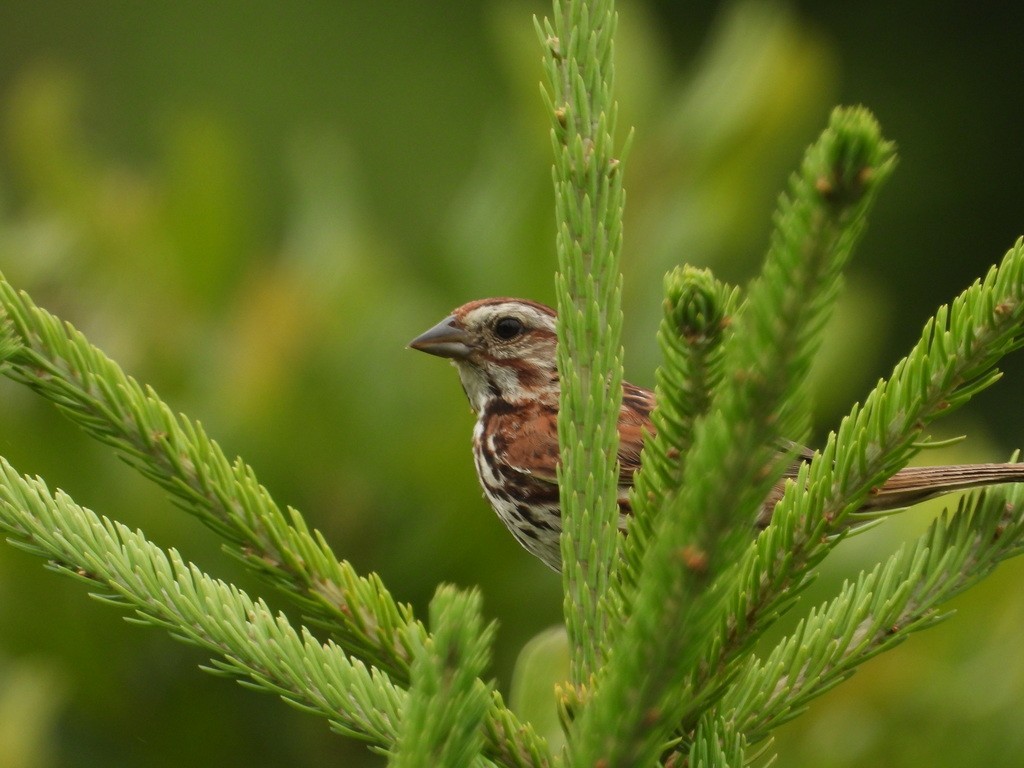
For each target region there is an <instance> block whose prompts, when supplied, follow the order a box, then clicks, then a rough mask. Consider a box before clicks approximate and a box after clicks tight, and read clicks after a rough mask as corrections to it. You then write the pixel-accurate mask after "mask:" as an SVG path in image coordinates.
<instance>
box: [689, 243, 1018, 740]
mask: <svg viewBox="0 0 1024 768" xmlns="http://www.w3.org/2000/svg"><path fill="white" fill-rule="evenodd" d="M1022 340H1024V240H1018V241H1017V243H1016V244H1015V245H1014V247H1013V248H1012V249H1010V251H1009V252H1008V253H1007V254H1006V256H1005V257H1004V258H1003V261H1002V263H1001V264H1000V265H999V266H998V267H993V268H992V269H991V270H990V271H989V273H988V274H987V275H986V277H985V279H984V281H978V282H975V284H974V285H972V286H971V287H970V288H968V289H967V290H966V291H964V292H963V293H962V294H961V295H960V296H958V297H957V298H956V299H955V300H954V301H953V303H952V304H951V305H950V306H948V307H946V306H943V307H940V308H939V311H938V312H937V313H936V315H935V317H934V318H933V319H932V320H929V321H928V323H927V324H926V325H925V327H924V330H923V332H922V335H921V339H920V341H919V342H918V343H917V345H916V346H915V347H914V349H913V350H912V351H911V352H910V354H909V355H908V356H907V357H906V358H904V359H903V360H901V361H900V362H899V363H898V364H897V365H896V367H895V370H894V371H893V374H892V376H891V377H890V378H889V379H888V380H886V381H882V382H879V384H878V385H877V386H876V387H875V389H874V390H873V391H872V392H871V394H870V395H868V397H867V399H866V400H865V402H864V405H863V406H855V407H854V408H853V410H852V411H851V413H850V414H849V415H848V416H847V417H846V418H844V419H843V421H842V423H841V424H840V427H839V431H838V434H837V433H832V434H831V435H829V438H828V441H827V443H826V446H825V448H824V450H823V451H822V452H821V454H820V455H816V456H815V457H814V459H813V461H812V462H811V464H810V466H804V467H802V468H801V471H800V475H799V476H798V477H797V479H796V480H795V482H793V483H792V484H790V485H789V486H788V487H787V489H786V491H785V493H784V495H783V497H782V500H781V501H780V502H779V503H778V505H777V506H776V508H775V512H774V515H773V517H772V522H771V525H769V526H768V528H766V529H765V530H764V531H763V532H762V533H761V535H760V536H759V537H758V539H757V540H756V541H755V542H754V543H753V544H751V545H750V546H749V547H748V548H747V551H746V552H745V553H744V554H743V556H742V557H740V558H739V559H738V561H737V563H736V564H735V565H734V566H733V568H731V569H730V573H728V574H726V575H725V576H723V578H722V579H721V589H720V592H721V594H722V596H723V598H722V599H723V605H724V606H725V607H724V608H723V609H722V610H720V611H719V614H720V616H721V618H720V619H719V621H720V622H721V626H722V629H721V630H720V632H719V635H718V636H719V638H720V641H719V642H718V643H716V644H715V645H714V646H713V647H710V648H709V649H708V650H707V651H706V652H705V654H704V659H705V661H706V663H707V666H706V667H705V669H704V670H702V671H698V672H697V674H696V675H695V676H694V679H693V680H692V681H691V685H690V687H689V693H688V696H687V698H688V699H689V701H690V706H688V707H687V710H686V712H685V714H684V716H683V720H682V728H683V730H684V731H686V730H689V729H692V728H693V727H694V726H695V724H696V722H697V720H698V719H699V717H700V714H701V712H702V711H703V708H704V707H705V706H706V705H707V702H708V701H709V700H711V699H714V698H716V697H717V696H718V695H719V694H720V692H721V686H722V685H723V684H725V683H727V682H728V681H729V680H731V679H732V678H733V677H734V676H735V674H736V673H737V672H738V667H739V666H740V665H742V664H743V661H742V660H741V659H740V655H741V653H742V652H743V651H744V650H746V649H748V648H750V646H751V645H752V644H753V642H754V641H755V640H756V639H757V638H758V637H760V635H761V634H762V633H763V632H764V631H765V630H766V629H767V628H768V627H769V626H771V625H772V624H773V623H774V622H775V620H777V619H778V617H779V616H781V615H782V614H783V613H785V611H786V610H788V609H789V608H790V607H792V605H793V604H794V602H795V601H796V600H797V599H798V597H799V594H800V592H801V591H802V590H803V588H804V587H806V585H807V584H808V583H809V582H810V580H811V578H812V577H813V573H812V569H813V568H814V566H816V565H817V564H818V563H819V562H821V560H822V559H823V558H824V557H825V556H826V555H827V554H828V553H829V552H830V551H831V550H832V548H833V547H835V545H836V544H837V543H838V542H839V540H840V536H839V534H841V533H842V532H843V530H845V528H846V527H847V524H848V518H849V515H850V513H851V511H852V510H854V509H856V508H857V507H858V506H859V505H860V503H861V502H862V500H863V499H864V498H865V497H866V496H867V495H868V494H869V493H870V492H871V489H872V488H874V487H876V486H878V485H880V484H881V483H883V482H884V481H885V480H886V479H887V478H889V477H890V476H891V475H893V474H895V473H896V472H897V471H898V470H899V469H901V468H902V467H903V466H905V465H906V463H907V462H908V461H909V460H910V458H911V457H912V456H913V455H914V454H915V453H916V452H917V451H918V450H919V449H920V442H919V441H920V439H921V435H922V434H923V432H924V430H926V429H927V428H928V425H929V424H931V422H932V421H934V420H935V419H936V418H938V417H940V416H943V415H945V414H947V413H949V412H951V411H952V410H954V409H955V408H957V407H959V406H961V405H963V404H964V403H965V402H966V401H967V400H968V399H969V398H970V397H972V396H973V395H975V394H976V393H977V392H979V391H981V390H982V389H984V388H985V387H987V386H989V385H991V384H993V383H994V382H995V381H996V380H998V378H999V372H998V370H997V369H996V365H997V363H998V361H999V360H1000V359H1001V358H1002V357H1003V356H1004V355H1006V354H1007V353H1009V352H1010V351H1012V350H1014V349H1015V348H1017V347H1018V346H1020V345H1021V343H1022ZM723 613H724V616H722V614H723Z"/></svg>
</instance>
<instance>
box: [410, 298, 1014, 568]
mask: <svg viewBox="0 0 1024 768" xmlns="http://www.w3.org/2000/svg"><path fill="white" fill-rule="evenodd" d="M410 346H411V347H413V348H414V349H418V350H421V351H423V352H428V353H430V354H433V355H437V356H439V357H446V358H449V359H451V361H452V362H453V363H454V365H455V366H456V368H457V369H458V371H459V378H460V380H461V381H462V387H463V389H464V390H465V392H466V396H467V397H468V398H469V402H470V406H471V407H472V408H473V411H474V412H475V413H476V416H477V421H476V425H475V427H474V429H473V458H474V463H475V465H476V472H477V476H478V477H479V479H480V484H481V486H482V487H483V491H484V495H485V496H486V497H487V500H488V502H490V504H491V507H493V509H494V511H495V512H496V513H497V515H498V517H499V518H500V519H501V521H502V522H503V523H504V524H505V525H506V527H507V528H508V529H509V531H511V533H512V535H513V536H515V538H516V539H517V540H518V541H519V543H520V544H522V545H523V546H524V547H525V548H526V549H527V550H528V551H529V552H531V553H532V554H534V555H536V556H537V557H539V558H540V559H541V560H542V561H544V562H545V563H546V564H547V565H548V566H550V567H551V568H554V569H555V570H560V569H561V552H560V548H559V536H560V534H561V530H562V520H561V508H560V505H559V496H558V480H557V471H558V470H557V467H558V456H559V451H558V406H559V382H558V368H557V363H556V360H557V355H556V334H555V312H554V310H552V309H551V308H550V307H546V306H544V305H543V304H538V303H536V302H533V301H528V300H525V299H512V298H494V299H483V300H479V301H473V302H470V303H468V304H464V305H463V306H461V307H459V308H458V309H456V310H455V311H454V312H453V313H452V314H451V315H449V316H448V317H446V318H445V319H444V320H442V321H441V322H440V323H438V324H437V325H436V326H434V327H433V328H431V329H430V330H429V331H427V332H426V333H424V334H422V335H420V336H418V337H417V338H415V339H414V340H413V341H412V342H411V343H410ZM653 408H654V393H653V392H651V391H650V390H647V389H644V388H643V387H638V386H635V385H633V384H629V383H624V384H623V399H622V406H621V408H620V410H619V423H618V427H619V451H618V459H619V466H620V472H619V510H620V515H619V528H620V529H625V527H626V523H627V521H628V519H629V515H630V514H631V513H632V510H631V508H630V504H629V490H630V488H631V487H632V484H633V475H634V473H635V472H636V470H637V469H638V468H639V467H640V453H641V449H642V447H643V440H644V434H645V433H653V431H654V429H653V426H652V425H651V420H650V414H651V410H652V409H653ZM809 456H810V454H809V453H808V452H805V453H802V454H801V455H800V457H799V458H800V459H803V460H806V459H807V458H809ZM792 474H793V473H787V475H789V476H791V475H792ZM1020 481H1024V465H1021V464H974V465H959V466H947V467H909V468H907V469H904V470H901V471H900V472H897V473H896V474H895V475H893V476H892V477H891V478H890V479H889V480H888V481H887V482H886V483H885V484H884V485H882V486H881V487H880V488H878V489H876V491H875V492H874V493H872V495H871V496H869V498H868V500H867V501H866V502H865V504H864V508H865V509H870V510H883V509H897V508H900V507H906V506H909V505H911V504H916V503H918V502H919V501H923V500H925V499H928V498H932V497H934V496H938V495H941V494H944V493H950V492H952V491H957V490H962V489H966V488H973V487H976V486H981V485H990V484H993V483H1002V482H1020ZM783 482H784V481H780V483H779V484H778V485H777V487H776V488H775V489H774V490H773V492H772V493H771V494H770V496H769V498H768V499H767V500H766V502H765V508H764V510H763V514H762V518H763V519H765V520H767V519H768V518H770V515H771V510H772V508H774V505H775V503H776V502H777V501H778V498H779V495H780V493H781V490H782V483H783Z"/></svg>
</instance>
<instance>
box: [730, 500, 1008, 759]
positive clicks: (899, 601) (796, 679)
mask: <svg viewBox="0 0 1024 768" xmlns="http://www.w3.org/2000/svg"><path fill="white" fill-rule="evenodd" d="M1022 502H1024V486H1022V485H1015V486H1007V487H1005V488H991V489H987V490H986V491H985V492H983V493H975V494H971V495H970V496H969V497H965V498H962V499H961V500H960V503H959V507H958V509H957V511H956V513H955V514H954V515H952V517H950V516H949V514H948V513H945V512H944V513H943V515H942V516H941V517H940V518H939V519H937V520H935V521H934V522H933V523H932V524H931V526H930V527H929V529H928V531H927V532H926V533H925V534H923V535H922V536H921V537H920V538H919V539H918V540H917V541H916V543H915V544H914V545H913V546H912V547H906V546H904V547H901V548H900V549H899V550H897V551H896V552H895V553H894V554H893V555H891V556H890V557H889V558H888V559H887V561H886V562H885V563H880V564H879V565H877V566H875V568H874V569H873V570H871V571H870V572H869V573H866V574H861V576H860V577H859V578H858V579H857V580H856V582H855V583H853V584H849V583H848V584H846V585H844V587H843V590H842V592H841V593H840V595H839V596H837V597H836V598H834V599H833V600H831V601H830V602H828V603H827V604H826V605H823V606H822V607H821V608H819V609H818V610H815V611H811V613H810V614H809V615H808V617H807V618H806V619H804V620H803V621H801V622H800V625H799V626H798V627H797V629H796V630H795V631H794V632H793V634H792V635H790V636H789V637H787V638H785V639H784V640H783V641H782V642H780V643H779V644H778V645H777V646H776V647H775V648H774V649H773V650H772V651H771V652H770V653H769V654H768V656H767V657H766V658H765V659H764V660H752V661H751V662H750V663H749V664H748V665H747V667H746V669H745V670H744V673H743V674H742V675H741V676H740V677H739V678H738V679H737V680H736V682H735V683H734V685H733V686H732V687H731V688H730V690H729V692H728V694H727V695H726V696H725V698H724V699H723V701H722V704H721V711H723V712H725V713H728V718H729V720H730V721H734V722H736V723H738V724H739V725H738V727H739V728H740V729H741V730H742V731H743V733H744V734H745V735H746V736H747V738H748V739H749V740H750V742H751V743H755V742H757V741H759V740H761V739H764V738H765V737H766V736H767V735H768V734H769V733H770V731H771V730H772V729H773V728H775V727H777V726H779V725H781V724H782V723H784V722H786V721H787V720H791V719H792V718H793V717H795V716H797V715H798V714H800V713H801V712H802V711H803V710H804V709H806V706H807V703H808V702H809V701H810V700H811V699H813V698H814V697H816V696H820V695H821V694H822V693H824V692H826V691H827V690H829V689H831V688H832V687H834V686H835V685H837V684H838V683H840V682H842V681H843V680H845V679H846V678H848V677H849V676H850V675H852V674H853V672H854V671H855V669H856V667H857V666H859V665H860V664H863V663H864V662H865V661H867V660H868V659H870V658H872V657H874V656H876V655H878V654H879V653H882V652H883V651H886V650H888V649H890V648H892V647H893V646H895V645H897V644H898V643H901V642H903V641H904V640H905V639H906V638H907V637H908V636H909V635H910V634H911V633H913V632H917V631H919V630H922V629H926V628H928V627H931V626H933V625H934V624H936V623H937V622H939V621H941V620H942V619H943V618H945V617H946V616H947V615H948V614H944V613H942V612H941V611H940V606H941V605H943V604H944V603H946V602H947V601H949V600H950V599H951V598H953V597H955V596H956V595H958V594H959V593H961V592H962V591H964V590H965V589H967V588H968V587H970V586H971V585H973V584H975V583H976V582H978V581H979V580H981V579H982V578H984V577H985V576H987V575H988V574H989V573H991V572H992V571H993V570H994V569H995V568H996V566H997V565H998V564H999V563H1000V562H1002V561H1003V560H1006V559H1009V558H1011V557H1016V556H1018V555H1020V554H1024V515H1022V514H1021V504H1022Z"/></svg>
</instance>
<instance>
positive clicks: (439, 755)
mask: <svg viewBox="0 0 1024 768" xmlns="http://www.w3.org/2000/svg"><path fill="white" fill-rule="evenodd" d="M480 605H481V599H480V594H479V593H478V592H475V591H474V592H468V593H463V592H460V591H459V590H457V589H455V588H454V587H451V586H441V587H439V588H438V590H437V593H436V594H435V595H434V599H433V600H432V601H431V603H430V636H429V637H428V638H427V639H426V640H425V641H424V644H423V645H422V646H420V647H419V648H417V649H416V656H415V658H414V659H413V665H412V683H411V685H410V687H409V696H408V702H407V704H406V707H405V717H404V721H403V725H402V734H401V737H400V738H399V740H398V750H397V752H396V753H395V754H394V756H393V757H392V760H391V763H390V764H391V765H392V766H393V768H441V767H443V768H468V766H471V765H473V762H474V760H475V759H476V758H477V756H478V755H479V754H480V752H481V750H482V749H483V746H484V735H483V729H482V725H483V721H484V716H485V715H486V713H487V708H488V704H489V703H490V695H489V687H488V686H487V685H485V684H484V683H483V682H481V680H480V678H481V677H482V676H483V673H484V670H485V669H486V667H487V663H488V661H489V658H490V650H491V645H492V643H493V636H494V630H495V626H494V625H493V624H490V625H487V626H485V625H484V622H483V618H482V616H481V613H480Z"/></svg>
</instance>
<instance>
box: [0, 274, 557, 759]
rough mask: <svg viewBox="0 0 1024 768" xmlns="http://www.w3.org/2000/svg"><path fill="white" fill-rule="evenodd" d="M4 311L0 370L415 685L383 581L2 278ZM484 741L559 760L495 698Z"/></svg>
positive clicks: (494, 748)
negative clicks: (360, 569) (362, 570)
mask: <svg viewBox="0 0 1024 768" xmlns="http://www.w3.org/2000/svg"><path fill="white" fill-rule="evenodd" d="M0 309H2V311H3V314H4V320H3V322H4V324H5V325H3V326H0V351H5V350H6V351H9V352H10V353H11V354H10V356H9V358H8V361H7V363H6V364H5V365H4V366H3V367H0V373H3V374H4V375H7V376H9V377H10V378H12V379H14V380H15V381H19V382H21V383H23V384H25V385H27V386H29V387H30V388H31V389H33V390H35V391H36V392H38V393H39V394H40V395H42V396H43V397H45V398H46V399H48V400H50V401H51V402H53V403H54V404H55V405H56V406H57V407H58V409H59V410H60V411H61V413H63V414H64V415H65V416H67V417H68V418H69V419H70V420H71V421H72V422H74V423H76V424H78V425H79V426H81V427H82V428H83V429H84V430H85V432H86V433H87V434H89V435H90V436H91V437H94V438H96V439H97V440H99V441H100V442H103V443H105V444H107V445H110V446H111V447H113V448H114V449H115V450H116V451H117V452H118V454H119V455H121V456H122V457H123V458H124V459H125V460H126V462H127V463H128V464H129V465H130V466H132V467H134V468H135V469H137V470H138V471H139V472H141V473H142V474H143V475H145V476H146V477H148V478H150V479H151V480H153V481H155V482H156V483H157V484H158V485H160V486H161V487H162V488H164V489H165V490H167V491H169V492H170V493H171V494H172V497H173V499H174V500H175V501H176V502H177V503H178V505H179V506H181V507H182V508H183V509H184V510H185V511H187V512H189V513H191V514H193V515H195V516H197V517H199V518H200V519H201V520H202V521H203V522H204V523H206V524H207V525H209V526H210V527H211V528H213V529H214V530H215V531H217V532H218V533H220V534H221V535H223V536H224V537H225V538H226V539H227V540H228V541H229V542H231V543H230V544H226V545H225V547H226V548H227V551H228V552H229V553H231V554H234V555H235V556H237V557H238V558H239V559H240V560H242V562H244V563H245V564H246V565H248V566H250V567H251V568H253V569H254V570H255V571H256V572H257V573H259V574H260V575H261V576H262V577H264V578H265V579H266V580H267V581H268V582H269V583H271V584H273V585H274V586H276V587H278V588H280V589H281V590H282V592H283V593H284V594H285V595H287V596H288V597H289V598H291V599H292V600H294V601H295V602H296V603H297V604H298V605H299V606H300V607H301V608H302V609H303V610H304V611H305V612H306V613H307V614H308V616H309V620H310V621H311V623H314V624H316V625H319V626H322V627H324V628H326V629H327V630H328V631H329V632H330V634H331V636H332V637H333V639H334V640H335V641H336V642H337V643H338V645H339V646H340V647H341V648H342V649H344V650H345V651H347V652H348V653H351V654H353V655H354V656H355V657H357V658H358V659H360V660H361V661H363V662H365V663H367V664H369V665H372V666H373V667H376V668H377V669H379V670H381V671H382V673H386V674H387V675H389V676H390V679H391V680H393V681H394V683H396V684H398V685H402V684H405V683H407V682H408V681H409V665H410V663H411V659H412V656H413V649H414V648H416V647H419V645H421V644H422V643H423V642H424V641H425V640H426V638H427V632H426V628H425V627H423V625H422V624H421V623H420V622H419V621H417V620H416V618H415V617H414V616H413V613H412V609H411V607H410V606H408V605H405V604H402V603H397V602H396V601H395V600H394V599H393V598H392V597H391V594H390V593H389V592H388V591H387V589H386V588H385V587H384V585H383V583H382V582H381V581H380V579H379V578H378V577H377V576H376V575H375V574H371V575H370V576H368V577H363V576H359V575H358V574H356V572H355V570H354V569H353V568H352V566H351V565H350V564H349V563H347V562H345V561H343V560H339V559H338V558H337V557H336V556H335V555H334V553H333V552H332V550H331V548H330V546H329V545H328V543H327V541H326V540H325V539H324V538H323V536H322V535H321V534H320V533H319V532H317V531H312V532H311V531H310V530H309V529H308V528H307V527H306V525H305V521H304V520H303V519H302V517H301V515H300V514H299V512H298V511H296V510H294V509H289V510H288V513H287V516H286V515H285V514H284V513H283V512H282V511H281V509H280V508H279V507H278V506H277V504H276V503H275V502H274V500H273V499H272V498H271V496H270V494H269V493H268V492H267V490H266V489H265V488H264V487H263V486H262V485H261V484H260V483H259V481H258V480H257V478H256V475H255V473H254V472H253V470H252V468H251V467H249V466H248V465H247V464H245V463H244V462H242V461H241V459H236V460H235V461H233V462H229V461H228V459H227V458H226V457H225V456H224V453H223V452H222V451H221V449H220V446H218V445H217V443H216V442H215V441H213V440H211V439H210V438H209V437H207V435H206V433H205V432H204V430H203V428H202V426H201V425H200V424H199V423H198V422H192V421H190V420H188V419H187V418H186V417H184V416H178V417H175V416H174V415H173V413H172V411H171V409H170V408H169V407H168V406H167V405H166V403H164V402H163V401H162V400H160V398H159V397H158V396H157V394H156V392H155V391H154V390H153V389H152V388H150V387H146V388H143V387H142V386H140V385H139V384H138V382H136V381H135V379H133V378H132V377H130V376H127V375H126V374H125V373H124V372H123V371H122V370H121V368H120V367H119V366H118V365H117V364H116V363H115V362H114V361H112V360H110V359H109V358H108V357H106V356H105V355H104V354H103V353H102V351H100V350H99V349H98V348H96V347H94V346H92V345H91V344H90V343H89V342H88V340H87V339H86V338H85V336H84V335H83V334H82V333H80V332H79V331H77V330H76V329H74V328H73V327H72V326H71V325H70V324H67V323H62V322H61V321H60V320H59V319H58V318H56V317H55V316H53V315H51V314H50V313H48V312H46V311H45V310H43V309H41V308H39V307H37V306H36V305H35V304H34V303H33V302H32V300H31V298H30V297H29V296H28V294H26V293H24V292H17V291H15V290H14V288H13V287H12V286H11V285H10V284H9V283H7V282H6V281H5V280H3V279H2V277H0ZM4 329H6V331H5V330H4ZM5 340H6V341H5ZM48 556H49V555H48ZM83 567H84V566H83ZM375 674H376V673H375ZM485 734H486V742H487V751H488V753H489V754H494V755H497V756H500V757H496V759H497V760H498V762H499V763H500V764H502V765H507V766H517V767H520V768H525V766H546V765H548V764H549V763H550V759H551V758H550V754H549V751H548V748H547V745H546V744H545V742H544V740H543V739H542V738H540V737H539V736H537V734H536V733H535V732H534V731H533V729H532V728H531V727H530V726H529V725H528V724H524V723H521V722H520V721H519V720H518V719H517V718H516V717H515V716H514V715H513V714H512V713H511V712H510V711H509V710H508V708H507V707H506V706H505V704H504V702H503V700H502V698H501V696H500V695H499V694H498V693H497V692H495V693H494V694H493V695H492V696H491V699H490V705H489V709H488V713H487V727H486V729H485Z"/></svg>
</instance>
